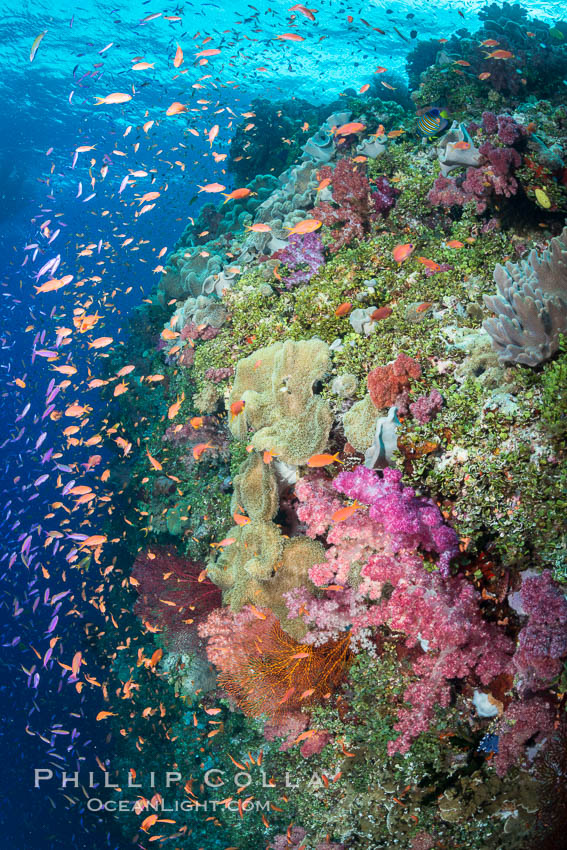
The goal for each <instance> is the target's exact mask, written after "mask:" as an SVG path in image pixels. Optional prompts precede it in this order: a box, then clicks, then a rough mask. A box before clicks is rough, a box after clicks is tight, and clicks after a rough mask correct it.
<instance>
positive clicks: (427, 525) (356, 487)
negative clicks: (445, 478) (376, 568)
mask: <svg viewBox="0 0 567 850" xmlns="http://www.w3.org/2000/svg"><path fill="white" fill-rule="evenodd" d="M401 480H402V473H401V472H400V471H399V470H397V469H390V468H386V469H385V470H384V472H383V477H382V478H380V477H379V475H378V473H377V472H375V471H374V470H372V469H367V468H366V467H365V466H357V467H356V469H353V470H352V471H350V472H348V471H345V472H341V473H340V474H339V475H337V477H336V478H335V480H334V481H333V486H334V487H335V489H336V490H338V491H339V493H344V494H345V496H349V497H350V498H352V499H358V501H360V502H364V503H365V504H368V505H370V509H369V516H370V518H371V519H373V520H375V521H376V522H379V523H380V524H381V525H382V526H383V527H384V531H385V532H386V533H388V534H390V535H392V536H393V537H394V538H395V540H396V545H397V546H398V548H399V549H402V548H405V549H417V548H418V547H419V546H421V548H422V549H425V551H426V552H435V553H437V554H438V555H439V563H438V566H439V572H440V573H441V575H443V576H448V575H449V567H450V563H451V559H452V558H454V557H455V555H456V554H457V553H458V551H459V538H458V537H457V534H456V532H455V531H454V529H452V528H451V527H450V526H448V525H446V523H445V521H444V519H443V516H442V514H441V511H440V510H439V508H438V507H437V505H436V504H435V502H434V501H433V500H432V499H427V498H425V497H424V496H416V494H415V490H414V489H413V487H405V486H404V485H403V484H402V483H401Z"/></svg>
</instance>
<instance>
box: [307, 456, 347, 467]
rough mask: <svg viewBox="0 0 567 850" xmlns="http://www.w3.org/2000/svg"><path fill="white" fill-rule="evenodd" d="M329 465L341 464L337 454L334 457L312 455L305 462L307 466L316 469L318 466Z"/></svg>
mask: <svg viewBox="0 0 567 850" xmlns="http://www.w3.org/2000/svg"><path fill="white" fill-rule="evenodd" d="M331 463H342V460H339V452H337V453H336V454H334V455H329V454H322V455H312V456H311V457H310V458H309V460H308V461H307V466H310V467H311V468H312V469H316V468H318V467H320V466H329V465H330V464H331Z"/></svg>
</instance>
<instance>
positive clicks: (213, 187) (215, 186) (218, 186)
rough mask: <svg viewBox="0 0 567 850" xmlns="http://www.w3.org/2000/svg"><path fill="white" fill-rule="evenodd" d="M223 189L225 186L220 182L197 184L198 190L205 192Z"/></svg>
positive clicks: (209, 192)
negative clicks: (204, 184)
mask: <svg viewBox="0 0 567 850" xmlns="http://www.w3.org/2000/svg"><path fill="white" fill-rule="evenodd" d="M197 185H199V184H197ZM225 189H226V186H223V185H222V183H207V184H206V186H199V192H207V193H208V194H213V193H215V192H223V191H224V190H225ZM199 192H197V194H199Z"/></svg>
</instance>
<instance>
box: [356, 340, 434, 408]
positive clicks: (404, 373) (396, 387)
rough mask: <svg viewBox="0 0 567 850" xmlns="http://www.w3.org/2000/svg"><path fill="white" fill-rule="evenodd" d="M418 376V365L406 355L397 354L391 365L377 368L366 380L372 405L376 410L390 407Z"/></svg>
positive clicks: (419, 370)
mask: <svg viewBox="0 0 567 850" xmlns="http://www.w3.org/2000/svg"><path fill="white" fill-rule="evenodd" d="M420 376H421V367H420V365H419V363H418V362H417V360H413V358H411V357H409V355H407V354H398V356H397V358H396V360H394V361H393V362H392V363H387V364H386V366H377V367H376V368H375V369H373V370H372V372H370V374H369V375H368V378H367V379H366V382H367V385H368V392H369V393H370V398H371V399H372V403H373V405H374V406H375V407H377V408H378V410H382V408H384V407H391V405H393V404H395V403H396V400H397V399H398V398H399V397H400V396H402V394H403V393H404V390H406V389H407V388H408V386H409V383H410V381H411V380H412V379H415V378H419V377H420ZM405 402H406V400H404V404H405Z"/></svg>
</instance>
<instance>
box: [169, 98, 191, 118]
mask: <svg viewBox="0 0 567 850" xmlns="http://www.w3.org/2000/svg"><path fill="white" fill-rule="evenodd" d="M181 112H187V107H186V106H185V104H184V103H180V102H179V101H178V100H174V101H173V103H172V104H170V106H168V107H167V109H166V110H165V114H166V115H179V114H180V113H181Z"/></svg>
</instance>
